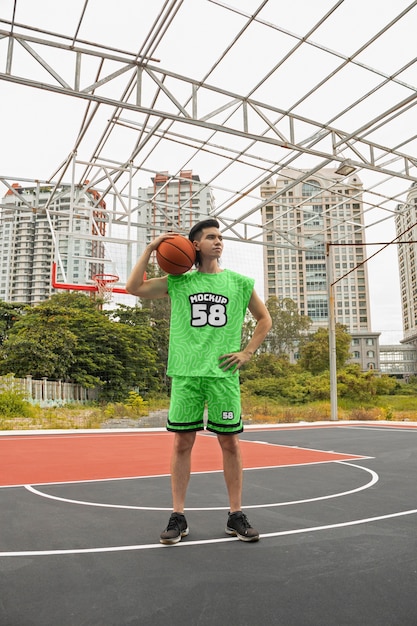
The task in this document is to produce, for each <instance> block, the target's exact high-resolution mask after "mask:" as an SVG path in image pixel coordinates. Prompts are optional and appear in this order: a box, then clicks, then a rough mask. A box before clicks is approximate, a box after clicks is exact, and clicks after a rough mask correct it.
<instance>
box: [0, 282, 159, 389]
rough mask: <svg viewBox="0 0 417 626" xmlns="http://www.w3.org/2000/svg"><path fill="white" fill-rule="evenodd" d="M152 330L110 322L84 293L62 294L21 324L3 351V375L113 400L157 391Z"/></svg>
mask: <svg viewBox="0 0 417 626" xmlns="http://www.w3.org/2000/svg"><path fill="white" fill-rule="evenodd" d="M150 340H151V330H150V327H149V325H145V324H143V325H141V326H130V325H128V324H124V323H118V322H115V321H112V320H111V319H109V316H108V315H107V314H106V313H105V312H103V311H100V310H97V308H96V306H95V303H94V302H93V301H92V300H91V299H90V298H88V297H87V296H85V295H83V294H79V293H65V294H56V295H54V296H52V298H50V299H49V300H47V301H45V302H42V303H41V304H39V305H38V306H36V307H33V308H32V309H31V310H30V312H28V313H27V314H26V315H25V316H24V317H23V318H22V319H21V320H19V321H18V322H16V323H15V324H14V326H13V328H12V329H11V331H10V333H9V338H8V339H7V340H6V341H5V342H4V343H3V346H2V348H1V351H0V357H1V360H0V373H4V374H6V373H10V372H13V373H14V374H15V375H16V376H20V377H21V376H26V375H29V374H30V375H32V376H34V377H36V378H38V377H43V376H46V377H48V378H52V379H62V380H67V381H71V382H75V383H79V384H81V385H83V386H85V387H92V386H100V387H101V390H102V395H103V396H104V397H106V398H109V399H123V398H124V397H126V396H127V394H128V391H129V390H130V389H131V388H132V387H139V388H140V387H146V388H147V389H149V388H152V387H154V386H157V382H158V381H157V369H156V357H155V354H154V352H153V351H152V349H151V347H150V343H151V341H150Z"/></svg>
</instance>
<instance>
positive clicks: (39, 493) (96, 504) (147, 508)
mask: <svg viewBox="0 0 417 626" xmlns="http://www.w3.org/2000/svg"><path fill="white" fill-rule="evenodd" d="M334 462H335V463H339V464H340V465H346V466H347V467H356V468H357V469H360V470H362V471H364V472H367V473H368V474H370V475H371V480H370V481H368V482H367V483H365V484H364V485H362V486H360V487H356V488H355V489H350V490H349V491H341V492H339V493H332V494H328V495H326V496H317V497H316V498H307V499H304V500H290V501H288V502H270V503H268V504H248V505H245V507H244V508H245V509H264V508H270V507H278V506H290V505H292V504H306V503H309V502H319V501H321V500H330V499H332V498H341V497H343V496H348V495H351V494H353V493H358V492H359V491H363V490H365V489H369V488H370V487H372V486H373V485H375V484H376V483H377V482H378V480H379V476H378V474H377V473H376V472H374V471H373V470H371V469H368V468H367V467H362V466H360V465H355V464H354V463H347V462H345V461H334ZM309 465H311V463H310V464H309ZM289 467H299V465H295V466H289ZM25 489H27V490H28V491H30V492H31V493H33V494H35V495H37V496H40V497H42V498H46V499H48V500H56V501H57V502H65V503H66V504H78V505H81V506H93V507H100V508H108V509H128V510H133V511H171V507H155V506H133V505H128V504H107V503H104V502H91V501H86V500H73V499H70V498H61V497H59V496H54V495H52V494H48V493H44V492H43V491H39V489H35V488H34V487H33V485H25ZM228 508H229V507H225V506H213V507H187V511H226V510H228Z"/></svg>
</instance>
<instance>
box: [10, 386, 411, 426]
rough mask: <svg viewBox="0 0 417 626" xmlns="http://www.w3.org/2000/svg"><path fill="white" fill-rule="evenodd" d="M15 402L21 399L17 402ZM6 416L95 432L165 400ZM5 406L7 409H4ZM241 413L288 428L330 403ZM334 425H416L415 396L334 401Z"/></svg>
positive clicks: (275, 403)
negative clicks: (364, 401)
mask: <svg viewBox="0 0 417 626" xmlns="http://www.w3.org/2000/svg"><path fill="white" fill-rule="evenodd" d="M20 401H21V398H20ZM9 405H10V406H11V407H12V409H13V410H12V412H10V409H7V410H8V411H9V412H6V411H4V410H3V412H2V410H1V404H0V430H35V429H36V430H42V429H51V430H61V429H89V428H100V427H101V425H102V424H103V423H104V422H107V421H108V420H111V419H116V420H117V419H123V418H126V419H138V418H140V417H144V416H146V415H149V413H151V412H154V411H158V410H162V409H167V408H168V406H169V399H168V398H167V397H156V398H147V400H146V401H144V400H143V399H142V398H140V397H138V396H137V395H130V396H129V398H128V399H127V401H126V402H125V403H117V404H106V405H95V404H91V405H88V406H86V405H76V404H69V405H66V406H63V407H56V408H45V409H43V408H40V407H37V406H32V405H30V404H29V403H28V402H25V401H23V404H19V402H17V401H16V402H15V399H14V398H13V402H10V403H9ZM9 405H7V406H9ZM242 410H243V411H242V412H243V419H244V422H245V424H291V423H298V422H318V421H327V420H330V415H331V413H330V402H327V401H317V402H312V403H310V404H306V405H301V406H294V405H286V404H285V403H283V402H282V401H279V400H274V399H269V398H265V397H262V398H260V397H259V396H248V395H246V394H242ZM338 417H339V419H340V420H394V421H411V422H416V421H417V397H416V396H380V397H378V398H375V399H374V400H373V402H372V404H370V405H365V406H363V405H360V404H359V403H354V402H353V401H352V400H339V403H338Z"/></svg>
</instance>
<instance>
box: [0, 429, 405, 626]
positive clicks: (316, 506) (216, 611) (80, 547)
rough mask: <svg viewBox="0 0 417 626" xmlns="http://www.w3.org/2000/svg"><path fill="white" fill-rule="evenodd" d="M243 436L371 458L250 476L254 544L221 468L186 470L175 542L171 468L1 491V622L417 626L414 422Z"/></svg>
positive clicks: (40, 625)
mask: <svg viewBox="0 0 417 626" xmlns="http://www.w3.org/2000/svg"><path fill="white" fill-rule="evenodd" d="M241 438H242V439H249V440H253V441H263V442H265V443H269V444H274V445H286V446H294V447H300V448H307V449H314V450H326V451H334V452H341V453H349V454H355V455H363V457H364V458H362V459H359V460H355V461H343V462H328V463H318V464H306V465H294V466H283V467H277V468H269V469H263V468H260V469H252V470H248V471H245V482H244V503H245V506H244V510H245V512H246V513H247V514H248V517H249V519H250V520H251V522H252V524H253V525H254V526H256V527H257V528H258V529H259V530H260V532H261V540H260V541H259V542H258V543H254V544H248V543H243V542H240V541H238V540H237V539H236V538H231V537H229V536H227V535H226V534H225V532H224V527H225V523H226V518H227V506H226V505H227V499H226V493H225V487H224V483H223V477H222V474H221V472H214V473H202V474H195V475H193V476H192V478H191V482H190V487H189V492H188V501H187V505H188V510H187V513H186V515H187V519H188V523H189V526H190V534H189V536H188V537H186V538H184V539H183V541H182V542H181V543H180V544H178V545H176V546H168V547H167V546H162V545H161V544H160V543H159V533H160V531H161V530H163V528H164V526H165V525H166V522H167V520H168V517H169V513H170V510H169V507H170V484H169V477H168V476H162V477H160V476H154V477H147V478H137V479H126V480H124V479H122V480H105V481H96V482H86V483H66V484H47V485H26V486H19V487H7V488H2V489H0V624H1V626H127V625H129V626H133V625H136V624H137V625H142V624H143V625H145V624H146V625H147V624H149V625H152V626H159V625H161V626H162V625H171V624H190V625H196V626H197V625H198V626H205V625H216V626H218V625H222V624H233V625H239V626H243V625H245V626H246V625H247V626H258V625H259V626H261V625H262V626H263V625H269V624H271V625H272V624H274V625H276V624H279V625H282V626H310V625H312V626H335V625H337V626H353V625H366V626H396V625H398V626H416V625H417V429H416V428H414V429H413V428H412V427H411V426H410V428H407V427H405V426H404V427H402V428H397V427H395V426H392V427H391V426H387V425H380V426H378V425H370V424H352V425H336V426H334V427H333V426H331V425H330V426H328V425H323V426H322V427H321V426H317V427H314V428H296V427H294V428H276V429H272V430H269V429H261V430H247V431H246V432H245V433H243V434H242V437H241Z"/></svg>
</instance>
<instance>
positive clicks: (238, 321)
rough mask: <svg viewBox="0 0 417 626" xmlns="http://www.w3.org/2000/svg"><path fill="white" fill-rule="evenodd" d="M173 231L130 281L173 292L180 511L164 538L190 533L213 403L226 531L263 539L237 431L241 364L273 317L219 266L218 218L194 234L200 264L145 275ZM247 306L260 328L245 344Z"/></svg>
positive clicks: (173, 407) (174, 478)
mask: <svg viewBox="0 0 417 626" xmlns="http://www.w3.org/2000/svg"><path fill="white" fill-rule="evenodd" d="M170 236H171V237H172V235H169V234H165V235H160V236H159V237H157V238H156V239H154V240H153V241H152V242H151V243H150V244H149V245H148V246H147V247H146V249H145V251H144V252H143V254H142V255H141V257H140V258H139V260H138V262H137V263H136V266H135V267H134V269H133V271H132V273H131V275H130V277H129V279H128V281H127V285H126V288H127V290H128V291H129V293H131V294H133V295H135V296H139V297H140V298H163V297H166V296H169V297H170V299H171V324H170V341H169V355H168V370H167V373H168V375H169V376H170V377H172V393H171V401H170V408H169V414H168V422H167V429H168V430H170V431H173V432H174V433H175V437H174V444H173V451H172V458H171V487H172V499H173V512H172V515H171V517H170V520H169V523H168V526H167V528H166V529H165V530H164V531H163V532H162V533H161V536H160V541H161V543H164V544H175V543H177V542H178V541H180V540H181V538H182V537H184V536H186V535H188V532H189V529H188V524H187V521H186V518H185V516H184V507H185V497H186V492H187V487H188V482H189V479H190V469H191V452H192V448H193V445H194V442H195V438H196V432H197V431H198V430H203V429H204V423H203V412H204V407H205V404H206V403H207V407H208V421H207V430H209V431H211V432H213V433H216V435H217V438H218V441H219V444H220V446H221V450H222V456H223V472H224V478H225V482H226V487H227V491H228V496H229V507H230V512H229V516H228V520H227V526H226V533H228V534H230V535H235V536H237V537H238V538H239V539H241V540H242V541H257V540H258V539H259V533H258V531H257V530H255V529H254V528H252V526H251V524H250V522H249V520H248V518H247V517H246V515H245V514H244V513H243V512H242V510H241V497H242V476H243V473H242V460H241V454H240V447H239V438H238V433H240V432H242V430H243V424H242V418H241V404H240V388H239V372H238V370H239V369H240V368H241V367H242V365H244V364H245V363H247V361H249V359H250V358H251V356H252V355H253V353H254V352H255V350H256V349H257V348H258V347H259V346H260V344H261V343H262V341H263V340H264V339H265V337H266V335H267V333H268V331H269V329H270V328H271V324H272V322H271V317H270V315H269V312H268V310H267V308H266V307H265V305H264V303H263V302H262V300H261V299H260V298H259V296H258V295H257V294H256V292H255V291H254V288H253V287H254V280H253V279H251V278H247V277H246V276H242V275H241V274H237V273H235V272H232V271H230V270H227V269H225V270H222V269H221V268H220V266H219V259H220V257H221V255H222V252H223V239H222V235H221V233H220V230H219V223H218V221H217V220H215V219H207V220H204V221H202V222H199V223H198V224H196V225H195V226H193V228H192V229H191V231H190V233H189V239H190V240H191V241H192V242H193V243H194V246H195V249H196V262H195V265H196V271H191V272H187V273H185V274H181V275H176V276H173V275H167V276H163V277H160V278H151V279H149V280H144V273H145V271H146V267H147V264H148V262H149V259H150V256H151V254H152V252H153V251H154V250H156V249H157V247H158V245H159V244H160V243H161V242H162V241H163V240H164V239H166V238H168V237H170ZM247 309H249V311H250V312H251V313H252V315H253V316H254V318H255V320H256V327H255V330H254V333H253V335H252V338H251V339H250V341H249V343H248V344H247V346H246V347H245V348H244V349H243V350H241V349H240V343H241V332H242V325H243V322H244V318H245V314H246V310H247Z"/></svg>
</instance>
